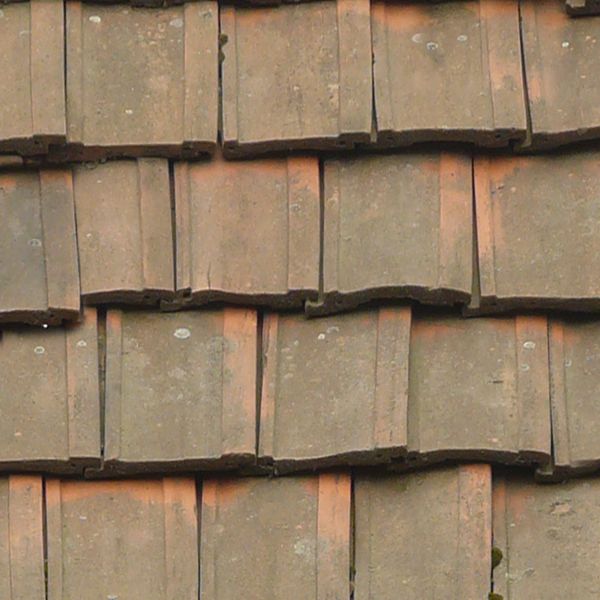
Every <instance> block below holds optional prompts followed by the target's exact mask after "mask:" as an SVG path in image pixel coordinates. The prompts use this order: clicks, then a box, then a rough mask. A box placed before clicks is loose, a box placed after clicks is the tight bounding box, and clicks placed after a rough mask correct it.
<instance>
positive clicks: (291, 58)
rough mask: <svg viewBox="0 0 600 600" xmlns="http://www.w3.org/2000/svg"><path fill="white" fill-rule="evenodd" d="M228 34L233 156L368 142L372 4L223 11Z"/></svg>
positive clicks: (226, 111) (363, 0)
mask: <svg viewBox="0 0 600 600" xmlns="http://www.w3.org/2000/svg"><path fill="white" fill-rule="evenodd" d="M221 32H222V33H221V45H222V48H221V52H222V58H223V63H222V70H223V140H224V145H225V150H226V152H227V153H228V154H230V155H240V154H251V153H261V152H267V151H272V150H287V149H291V148H311V149H315V148H335V147H340V148H349V147H351V146H352V145H353V144H354V143H355V142H360V141H368V140H369V138H370V133H371V126H372V123H371V121H372V97H371V96H372V85H371V31H370V23H369V2H368V0H336V1H335V2H330V1H327V0H325V1H317V2H308V3H302V4H294V5H283V6H279V7H269V8H260V7H250V8H235V7H232V6H223V7H222V9H221ZM265 117H266V118H265Z"/></svg>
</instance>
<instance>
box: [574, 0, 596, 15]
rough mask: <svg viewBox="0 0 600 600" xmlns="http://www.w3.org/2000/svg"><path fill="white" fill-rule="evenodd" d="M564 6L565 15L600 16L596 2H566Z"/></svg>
mask: <svg viewBox="0 0 600 600" xmlns="http://www.w3.org/2000/svg"><path fill="white" fill-rule="evenodd" d="M566 6H567V13H569V14H570V15H571V16H579V15H598V14H600V2H599V1H598V0H566Z"/></svg>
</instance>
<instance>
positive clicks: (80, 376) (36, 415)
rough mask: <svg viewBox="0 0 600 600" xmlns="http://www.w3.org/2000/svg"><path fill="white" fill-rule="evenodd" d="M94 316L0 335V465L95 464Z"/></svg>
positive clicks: (52, 467)
mask: <svg viewBox="0 0 600 600" xmlns="http://www.w3.org/2000/svg"><path fill="white" fill-rule="evenodd" d="M97 366H98V342H97V330H96V312H95V310H94V309H93V308H88V309H86V310H85V312H84V317H83V322H82V323H80V324H76V325H69V326H66V327H63V328H54V329H48V330H43V329H31V328H20V329H16V328H14V329H7V330H5V331H3V332H2V337H1V338H0V372H1V373H2V378H1V380H2V384H1V386H0V406H1V411H2V414H3V415H5V417H4V418H3V419H2V420H0V440H1V444H0V465H2V466H3V467H4V468H14V467H15V466H17V465H18V467H19V468H20V469H24V468H28V469H32V468H35V469H44V470H48V471H56V472H71V471H78V470H81V469H82V467H84V466H86V465H90V466H94V465H97V464H98V463H99V461H100V423H99V420H100V400H99V388H98V369H97Z"/></svg>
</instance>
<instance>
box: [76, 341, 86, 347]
mask: <svg viewBox="0 0 600 600" xmlns="http://www.w3.org/2000/svg"><path fill="white" fill-rule="evenodd" d="M86 346H87V342H86V341H85V340H79V341H78V342H77V347H78V348H85V347H86Z"/></svg>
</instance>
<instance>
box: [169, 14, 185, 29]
mask: <svg viewBox="0 0 600 600" xmlns="http://www.w3.org/2000/svg"><path fill="white" fill-rule="evenodd" d="M169 25H170V26H171V27H177V28H180V27H183V19H182V18H181V17H177V18H176V19H171V21H169Z"/></svg>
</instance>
